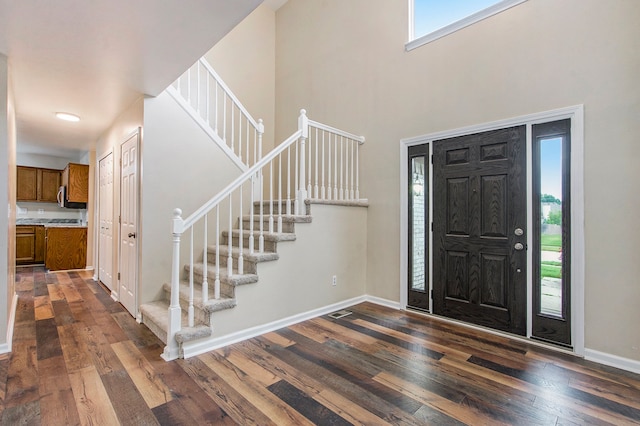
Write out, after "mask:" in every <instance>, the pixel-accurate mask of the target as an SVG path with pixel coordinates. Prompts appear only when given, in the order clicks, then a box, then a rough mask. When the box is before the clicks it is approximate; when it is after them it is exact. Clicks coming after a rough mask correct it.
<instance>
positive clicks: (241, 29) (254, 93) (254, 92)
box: [204, 5, 297, 152]
mask: <svg viewBox="0 0 640 426" xmlns="http://www.w3.org/2000/svg"><path fill="white" fill-rule="evenodd" d="M275 23H276V18H275V12H274V11H273V10H272V9H270V8H269V7H267V6H265V5H261V6H259V7H258V8H257V9H256V10H254V11H253V12H252V13H251V14H250V15H249V16H248V17H246V18H245V19H244V20H243V21H242V22H240V24H238V26H237V27H235V28H234V29H233V30H232V31H231V32H229V34H227V35H226V36H225V37H224V38H223V39H222V40H220V41H219V42H218V43H217V44H216V45H215V46H214V47H213V48H212V49H211V50H210V51H209V52H208V53H207V54H205V55H204V57H205V59H206V60H207V61H208V62H209V63H210V64H211V66H212V67H213V69H214V70H215V71H216V73H218V75H219V76H220V77H222V79H223V80H224V82H225V83H226V84H227V86H229V88H230V89H231V91H232V92H233V94H234V95H236V97H237V98H238V99H239V100H240V102H241V103H242V104H243V105H244V107H245V108H246V109H247V111H248V112H249V114H251V116H252V117H253V118H254V119H255V120H258V119H260V118H261V119H262V120H263V121H264V128H265V132H264V136H263V146H264V151H263V152H269V151H270V150H271V148H272V147H273V146H274V139H273V138H274V129H275V122H274V114H275V111H274V108H275V102H274V99H275V46H276V45H275V34H276V32H275ZM296 117H297V116H296V115H294V116H292V117H291V121H292V122H294V123H295V120H296ZM279 142H281V141H278V143H279Z"/></svg>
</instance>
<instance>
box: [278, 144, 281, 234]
mask: <svg viewBox="0 0 640 426" xmlns="http://www.w3.org/2000/svg"><path fill="white" fill-rule="evenodd" d="M278 233H279V234H281V233H282V153H280V154H279V155H278Z"/></svg>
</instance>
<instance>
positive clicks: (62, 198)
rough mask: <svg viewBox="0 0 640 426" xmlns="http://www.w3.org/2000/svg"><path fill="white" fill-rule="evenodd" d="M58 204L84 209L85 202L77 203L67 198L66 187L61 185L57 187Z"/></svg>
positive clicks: (69, 207)
mask: <svg viewBox="0 0 640 426" xmlns="http://www.w3.org/2000/svg"><path fill="white" fill-rule="evenodd" d="M58 205H59V206H60V207H66V208H68V209H86V208H87V203H77V202H73V201H69V200H67V187H66V186H61V187H60V188H59V189H58Z"/></svg>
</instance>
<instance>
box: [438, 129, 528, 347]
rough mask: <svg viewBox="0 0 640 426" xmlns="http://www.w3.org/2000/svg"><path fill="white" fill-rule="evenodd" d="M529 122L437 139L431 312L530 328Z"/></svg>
mask: <svg viewBox="0 0 640 426" xmlns="http://www.w3.org/2000/svg"><path fill="white" fill-rule="evenodd" d="M525 146H526V131H525V126H518V127H512V128H507V129H500V130H495V131H489V132H483V133H478V134H473V135H465V136H460V137H456V138H451V139H445V140H439V141H435V142H434V145H433V170H434V183H433V184H434V190H433V209H434V210H433V214H434V234H433V257H434V258H433V269H434V270H433V277H434V278H433V311H434V313H435V314H438V315H443V316H447V317H450V318H455V319H459V320H462V321H466V322H470V323H474V324H478V325H482V326H487V327H491V328H494V329H499V330H503V331H508V332H511V333H515V334H520V335H525V334H526V323H527V288H526V282H527V281H526V277H527V272H526V268H527V256H526V241H527V229H526V224H527V214H526V201H527V198H526V197H527V195H526V194H527V192H526V153H525Z"/></svg>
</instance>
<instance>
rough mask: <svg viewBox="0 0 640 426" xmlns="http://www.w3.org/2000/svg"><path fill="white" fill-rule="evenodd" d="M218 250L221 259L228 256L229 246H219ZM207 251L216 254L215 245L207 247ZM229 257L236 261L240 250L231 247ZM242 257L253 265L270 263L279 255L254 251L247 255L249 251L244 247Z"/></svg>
mask: <svg viewBox="0 0 640 426" xmlns="http://www.w3.org/2000/svg"><path fill="white" fill-rule="evenodd" d="M219 249H220V258H221V259H222V258H223V257H228V255H229V246H228V245H227V244H225V245H222V244H221V245H220V246H219ZM207 251H208V252H209V253H212V254H215V252H216V246H215V245H210V246H208V247H207ZM231 257H233V258H234V259H238V258H239V257H240V248H238V247H231ZM242 257H243V258H244V260H245V261H247V262H254V263H258V262H270V261H273V260H278V259H279V258H280V255H279V254H278V253H276V252H268V251H265V252H262V253H258V252H256V251H254V252H253V253H249V249H248V248H246V247H243V248H242ZM220 269H221V270H222V266H221V267H220Z"/></svg>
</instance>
